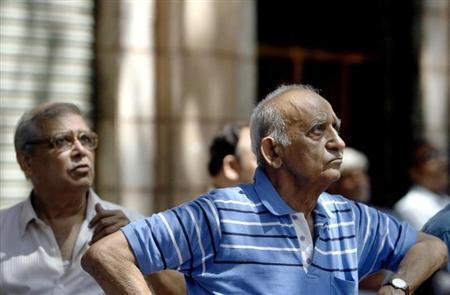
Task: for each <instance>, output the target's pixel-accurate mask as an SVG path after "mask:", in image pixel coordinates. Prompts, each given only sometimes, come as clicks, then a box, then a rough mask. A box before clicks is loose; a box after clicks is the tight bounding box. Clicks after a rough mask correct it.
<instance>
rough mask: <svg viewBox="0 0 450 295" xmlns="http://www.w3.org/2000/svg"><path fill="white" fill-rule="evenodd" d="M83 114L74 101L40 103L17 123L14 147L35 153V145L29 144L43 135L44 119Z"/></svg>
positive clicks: (17, 149)
mask: <svg viewBox="0 0 450 295" xmlns="http://www.w3.org/2000/svg"><path fill="white" fill-rule="evenodd" d="M68 113H69V114H75V115H79V116H82V113H81V111H80V109H79V108H78V107H77V106H76V105H75V104H73V103H66V102H51V103H44V104H40V105H38V106H36V107H34V108H33V109H31V110H29V111H27V112H25V113H24V114H23V115H22V117H21V118H20V120H19V122H18V123H17V127H16V131H15V133H14V148H15V149H16V152H17V151H23V152H25V153H27V154H32V153H33V145H31V144H27V143H28V142H30V141H33V140H37V139H39V137H41V136H42V127H43V123H44V121H47V120H51V119H54V118H56V117H59V116H61V115H64V114H68Z"/></svg>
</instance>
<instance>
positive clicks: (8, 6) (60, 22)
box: [0, 0, 450, 213]
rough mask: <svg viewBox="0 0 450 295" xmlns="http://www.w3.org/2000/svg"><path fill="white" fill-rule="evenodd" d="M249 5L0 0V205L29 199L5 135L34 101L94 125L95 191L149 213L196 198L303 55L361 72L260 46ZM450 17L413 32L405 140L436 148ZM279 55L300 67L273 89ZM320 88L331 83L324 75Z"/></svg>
mask: <svg viewBox="0 0 450 295" xmlns="http://www.w3.org/2000/svg"><path fill="white" fill-rule="evenodd" d="M384 2H386V3H387V2H389V1H384ZM258 5H259V4H258V3H257V2H256V1H250V0H231V1H214V0H211V1H157V0H148V1H133V0H124V1H101V0H98V1H90V0H71V1H58V0H36V1H29V2H18V1H13V0H5V1H3V2H2V4H1V6H0V18H1V30H0V37H1V39H0V41H1V47H0V50H1V51H0V54H1V60H0V74H1V83H0V91H1V92H0V99H1V113H2V114H1V118H2V119H1V123H0V124H1V142H0V144H1V150H0V153H1V154H0V157H1V159H0V160H1V162H0V163H1V175H0V206H1V207H5V206H9V205H11V204H13V203H15V202H17V201H20V200H22V199H23V198H25V197H26V196H27V193H28V190H29V187H28V185H27V183H26V180H25V179H24V177H23V175H22V174H21V172H20V170H19V167H18V165H16V164H15V155H14V148H13V144H12V137H13V132H14V127H15V124H16V122H17V120H18V118H19V116H20V114H21V113H22V112H23V110H24V109H28V108H30V107H32V106H33V105H35V104H37V103H39V102H41V101H44V100H64V101H73V102H76V103H77V104H79V105H80V106H81V107H82V109H83V110H84V111H86V112H87V113H88V114H89V115H90V118H91V119H92V123H93V125H94V129H95V130H96V131H97V132H98V133H99V136H100V145H99V149H98V151H97V171H96V173H97V177H96V190H97V191H98V193H99V194H100V195H101V196H103V197H104V198H105V199H108V200H111V201H115V202H119V203H122V204H123V205H125V206H127V207H130V208H132V209H135V210H138V211H140V212H142V213H150V212H153V211H156V210H161V209H165V208H167V207H169V206H173V205H176V204H179V203H181V202H183V201H185V200H188V199H191V198H193V197H194V196H196V195H198V194H201V193H202V192H204V191H205V190H206V189H207V188H208V185H209V179H208V175H207V172H206V163H207V156H208V144H209V142H210V139H211V138H212V136H213V134H214V133H215V132H216V131H217V130H218V129H220V127H221V126H222V125H223V124H224V123H226V122H230V121H234V120H239V119H244V120H245V119H248V116H249V114H250V112H251V109H252V107H253V105H254V103H255V102H256V101H257V100H258V96H262V95H263V94H265V93H264V92H265V91H267V90H266V89H264V90H261V89H263V88H264V87H267V88H270V87H273V85H275V84H278V83H282V82H305V81H308V80H307V79H306V80H305V76H304V73H305V71H303V69H304V68H305V67H307V66H308V64H305V63H302V61H304V60H305V58H306V59H308V58H309V60H321V61H322V60H331V61H336V60H337V61H338V64H339V68H340V69H341V70H340V71H341V73H344V74H345V71H346V69H348V67H349V66H351V65H357V64H361V63H364V62H368V63H370V58H371V57H370V56H364V55H358V54H354V53H348V52H344V53H342V52H338V53H336V52H332V51H330V50H328V51H327V50H315V49H314V50H312V49H310V48H309V49H308V48H304V47H295V48H294V47H292V46H290V47H289V46H285V47H283V48H281V49H280V48H274V47H270V46H266V45H264V44H258V38H259V37H258V35H259V33H258V30H257V28H260V27H261V25H262V24H261V23H258V21H261V20H262V19H263V18H262V12H261V6H258ZM274 5H277V4H276V3H274ZM414 7H416V6H414ZM449 9H450V7H449V3H448V2H447V1H445V0H442V1H440V0H428V1H423V4H421V5H420V13H418V16H417V20H416V22H415V24H416V26H417V29H416V36H417V38H418V39H419V41H420V42H418V44H420V46H419V48H418V51H419V54H418V60H417V63H418V73H419V75H418V79H419V81H420V83H419V86H420V87H417V96H416V98H414V99H413V98H410V99H409V100H407V101H408V102H409V103H411V104H412V106H410V107H408V108H406V109H411V110H412V111H413V112H414V116H412V117H413V122H412V123H411V124H412V125H414V126H415V127H417V128H416V131H412V132H416V133H417V134H415V135H412V136H416V135H417V136H419V135H424V136H426V137H427V138H428V139H429V140H430V141H432V142H433V143H435V144H437V145H438V146H440V147H441V148H443V149H448V142H449V130H450V128H449V119H448V117H449V116H448V113H449V102H448V96H449V82H448V81H449V32H448V29H449ZM266 10H268V11H269V12H270V7H269V8H266ZM299 13H300V12H299ZM302 13H307V12H302ZM260 16H261V17H260ZM279 17H280V16H279ZM281 17H282V16H281ZM268 25H271V24H270V23H269V24H268ZM288 29H289V30H296V28H295V27H290V28H288ZM277 56H283V57H286V56H288V60H289V63H291V62H292V64H294V65H295V66H294V70H293V71H292V72H293V73H294V74H293V75H292V77H289V78H286V79H280V78H279V77H277V72H276V70H277V69H278V68H273V67H272V68H270V67H269V69H267V67H266V69H265V70H264V71H265V73H269V74H268V75H266V76H265V77H262V76H261V74H258V66H259V67H261V70H263V69H264V64H262V63H261V59H262V58H273V57H277ZM283 74H284V75H288V74H287V73H285V72H283ZM267 77H268V78H267ZM317 77H318V79H325V78H327V79H328V78H330V79H332V78H333V75H330V76H324V75H323V72H321V71H319V73H318V76H317ZM340 77H344V78H339V79H338V80H337V82H336V83H339V84H340V85H346V84H345V83H346V80H345V77H346V76H345V75H341V76H340ZM267 79H272V81H271V82H270V81H269V82H268V80H267ZM258 83H259V86H258ZM270 84H273V85H270ZM266 85H270V86H266ZM350 85H351V84H350ZM401 87H411V89H416V88H414V87H413V86H410V85H402V86H401ZM258 89H259V90H258ZM340 89H341V94H342V97H341V98H339V99H338V100H336V101H332V102H333V104H334V105H335V106H336V105H337V109H338V110H339V113H340V114H339V115H340V116H341V117H343V119H344V120H345V119H346V118H347V117H350V115H348V114H346V112H347V111H348V107H347V105H346V101H345V97H347V96H346V94H345V92H346V91H347V92H348V91H351V90H349V89H346V88H345V87H341V88H340ZM258 91H259V93H258ZM369 91H370V90H369ZM415 91H416V90H415ZM331 99H333V98H331ZM390 99H395V97H392V98H390ZM351 124H361V122H358V121H355V120H354V121H351ZM381 140H382V139H381Z"/></svg>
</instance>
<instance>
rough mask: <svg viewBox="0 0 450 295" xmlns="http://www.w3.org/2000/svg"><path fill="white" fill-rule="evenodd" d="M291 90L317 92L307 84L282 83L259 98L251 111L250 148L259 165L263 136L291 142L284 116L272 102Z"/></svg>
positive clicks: (260, 162) (284, 144) (279, 141)
mask: <svg viewBox="0 0 450 295" xmlns="http://www.w3.org/2000/svg"><path fill="white" fill-rule="evenodd" d="M293 90H299V91H309V92H313V93H316V94H317V90H315V89H314V88H313V87H311V86H309V85H299V84H292V85H282V86H280V87H278V88H277V89H275V90H274V91H272V92H271V93H269V94H268V95H267V96H266V97H265V98H264V99H263V100H261V101H260V102H259V103H258V105H257V106H256V107H255V109H254V110H253V112H252V115H251V117H250V136H251V140H252V150H253V152H254V153H255V155H256V161H257V162H258V166H260V167H262V166H263V164H264V159H263V157H262V155H261V151H260V148H259V147H260V145H261V141H262V139H263V138H264V137H266V136H270V137H272V138H273V139H274V140H275V141H276V142H278V143H280V144H281V145H282V146H287V145H289V144H291V140H290V139H289V137H288V135H287V133H286V118H285V116H284V114H283V113H282V112H281V111H280V110H279V109H278V108H277V107H276V105H275V104H274V103H272V102H274V101H275V100H276V99H277V98H279V97H280V96H282V95H283V94H285V93H287V92H290V91H293Z"/></svg>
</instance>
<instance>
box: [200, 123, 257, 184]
mask: <svg viewBox="0 0 450 295" xmlns="http://www.w3.org/2000/svg"><path fill="white" fill-rule="evenodd" d="M209 157H210V158H209V164H208V172H209V175H210V176H211V178H212V184H213V186H214V187H215V188H222V187H229V186H235V185H237V184H240V183H250V182H252V181H253V176H254V174H255V170H256V166H257V165H256V158H255V155H254V154H253V152H252V147H251V142H250V128H249V127H248V124H246V123H243V122H240V123H230V124H227V125H225V127H224V128H223V129H222V130H221V131H220V132H219V133H218V134H217V135H216V136H215V137H214V138H213V140H212V142H211V145H210V147H209Z"/></svg>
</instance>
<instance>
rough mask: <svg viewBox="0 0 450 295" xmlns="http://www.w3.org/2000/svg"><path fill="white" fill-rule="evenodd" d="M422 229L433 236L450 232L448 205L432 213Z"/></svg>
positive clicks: (449, 207)
mask: <svg viewBox="0 0 450 295" xmlns="http://www.w3.org/2000/svg"><path fill="white" fill-rule="evenodd" d="M423 231H424V232H426V233H429V234H432V235H435V236H440V235H442V234H444V233H445V232H450V205H447V207H445V208H444V209H442V210H441V211H439V212H438V213H437V214H436V215H434V216H433V217H432V218H431V219H430V220H429V221H428V222H427V223H426V224H425V225H424V227H423Z"/></svg>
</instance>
